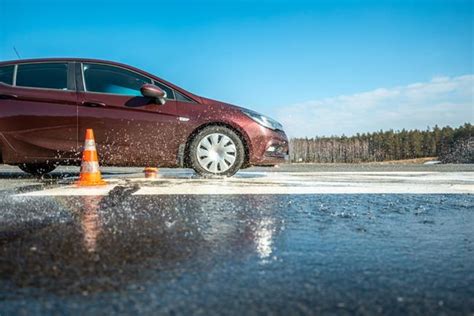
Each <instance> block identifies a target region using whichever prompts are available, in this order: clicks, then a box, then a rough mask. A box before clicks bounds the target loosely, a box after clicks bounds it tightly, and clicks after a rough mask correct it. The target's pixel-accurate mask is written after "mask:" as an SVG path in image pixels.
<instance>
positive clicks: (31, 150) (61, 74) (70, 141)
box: [0, 62, 78, 163]
mask: <svg viewBox="0 0 474 316" xmlns="http://www.w3.org/2000/svg"><path fill="white" fill-rule="evenodd" d="M8 67H10V68H9V69H10V73H11V75H12V76H13V77H12V78H11V81H9V82H3V83H0V137H1V141H2V146H6V147H7V148H3V150H2V151H3V155H4V157H3V159H4V161H5V162H7V163H19V162H34V161H45V160H56V161H63V160H69V159H71V158H72V159H74V158H75V157H77V154H78V153H77V149H78V148H77V147H78V146H77V94H76V91H75V79H74V70H73V68H72V64H70V63H68V62H34V63H19V64H16V65H10V66H5V67H0V68H2V69H3V71H4V75H5V72H6V73H8ZM4 75H2V76H4ZM3 81H8V79H3Z"/></svg>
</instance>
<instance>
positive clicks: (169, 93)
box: [154, 81, 174, 100]
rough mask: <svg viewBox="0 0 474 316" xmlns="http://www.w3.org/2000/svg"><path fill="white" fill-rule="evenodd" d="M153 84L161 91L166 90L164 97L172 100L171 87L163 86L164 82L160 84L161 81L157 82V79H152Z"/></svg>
mask: <svg viewBox="0 0 474 316" xmlns="http://www.w3.org/2000/svg"><path fill="white" fill-rule="evenodd" d="M154 84H155V85H156V86H158V87H160V88H161V89H162V90H163V91H165V92H166V98H167V99H169V100H174V93H173V89H171V88H169V87H167V86H165V85H164V84H162V83H161V82H158V81H154Z"/></svg>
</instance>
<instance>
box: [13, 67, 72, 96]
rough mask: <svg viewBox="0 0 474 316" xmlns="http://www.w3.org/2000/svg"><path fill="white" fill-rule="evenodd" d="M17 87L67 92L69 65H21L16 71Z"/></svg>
mask: <svg viewBox="0 0 474 316" xmlns="http://www.w3.org/2000/svg"><path fill="white" fill-rule="evenodd" d="M16 85H17V86H22V87H33V88H45V89H60V90H67V64H66V63H37V64H19V65H18V69H17V71H16Z"/></svg>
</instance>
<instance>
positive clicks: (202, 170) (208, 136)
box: [189, 126, 245, 177]
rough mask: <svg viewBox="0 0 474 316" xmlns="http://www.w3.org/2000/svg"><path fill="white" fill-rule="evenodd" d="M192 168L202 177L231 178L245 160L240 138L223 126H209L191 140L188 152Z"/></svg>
mask: <svg viewBox="0 0 474 316" xmlns="http://www.w3.org/2000/svg"><path fill="white" fill-rule="evenodd" d="M189 155H190V157H189V158H190V161H191V166H192V168H193V169H194V170H195V171H196V172H197V173H198V174H200V175H202V176H226V177H230V176H233V175H234V174H235V173H236V172H237V171H239V169H240V168H241V167H242V165H243V163H244V160H245V150H244V145H243V143H242V140H241V139H240V137H239V136H238V135H237V134H236V133H235V132H234V131H232V130H231V129H229V128H227V127H224V126H209V127H206V128H204V129H203V130H202V131H200V132H199V133H198V134H197V135H196V136H195V137H194V138H193V140H192V142H191V146H190V150H189Z"/></svg>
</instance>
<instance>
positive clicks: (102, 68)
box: [83, 64, 152, 96]
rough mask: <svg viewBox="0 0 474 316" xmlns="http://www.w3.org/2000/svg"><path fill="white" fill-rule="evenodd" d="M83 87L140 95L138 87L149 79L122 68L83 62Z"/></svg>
mask: <svg viewBox="0 0 474 316" xmlns="http://www.w3.org/2000/svg"><path fill="white" fill-rule="evenodd" d="M83 68H84V89H85V91H89V92H99V93H111V94H123V95H129V96H140V95H141V93H140V88H141V86H142V85H144V84H145V83H152V81H151V79H149V78H147V77H145V76H142V75H140V74H137V73H136V72H133V71H129V70H126V69H123V68H119V67H115V66H109V65H102V64H83Z"/></svg>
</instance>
